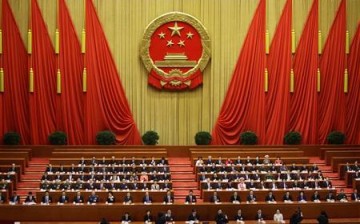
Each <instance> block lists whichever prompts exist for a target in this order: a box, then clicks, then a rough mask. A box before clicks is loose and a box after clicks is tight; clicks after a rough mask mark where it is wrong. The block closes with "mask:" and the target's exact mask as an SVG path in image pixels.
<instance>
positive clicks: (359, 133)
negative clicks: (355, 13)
mask: <svg viewBox="0 0 360 224" xmlns="http://www.w3.org/2000/svg"><path fill="white" fill-rule="evenodd" d="M359 58H360V24H359V25H358V27H357V31H356V34H355V35H354V37H353V41H352V44H351V48H350V54H349V57H348V71H349V93H348V94H347V97H346V108H347V110H346V138H347V139H346V142H347V143H349V144H351V143H352V144H360V63H359Z"/></svg>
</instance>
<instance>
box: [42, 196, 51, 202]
mask: <svg viewBox="0 0 360 224" xmlns="http://www.w3.org/2000/svg"><path fill="white" fill-rule="evenodd" d="M41 202H42V203H46V196H45V195H44V196H43V197H42V199H41ZM51 202H52V197H51V196H49V198H48V202H47V203H51Z"/></svg>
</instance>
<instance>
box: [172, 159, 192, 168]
mask: <svg viewBox="0 0 360 224" xmlns="http://www.w3.org/2000/svg"><path fill="white" fill-rule="evenodd" d="M168 161H169V165H170V166H171V165H179V164H181V165H189V166H190V165H191V161H190V160H189V158H171V159H170V158H169V160H168Z"/></svg>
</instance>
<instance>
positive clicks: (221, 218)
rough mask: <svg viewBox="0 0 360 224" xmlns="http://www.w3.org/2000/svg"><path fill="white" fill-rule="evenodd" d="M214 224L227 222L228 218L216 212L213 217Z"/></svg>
mask: <svg viewBox="0 0 360 224" xmlns="http://www.w3.org/2000/svg"><path fill="white" fill-rule="evenodd" d="M215 221H216V224H225V223H228V222H229V220H228V219H227V218H226V217H225V215H224V214H217V215H216V217H215Z"/></svg>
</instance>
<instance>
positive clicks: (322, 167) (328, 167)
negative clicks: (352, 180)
mask: <svg viewBox="0 0 360 224" xmlns="http://www.w3.org/2000/svg"><path fill="white" fill-rule="evenodd" d="M318 167H319V169H320V170H321V171H322V172H324V171H330V172H332V167H331V166H324V165H318Z"/></svg>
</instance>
